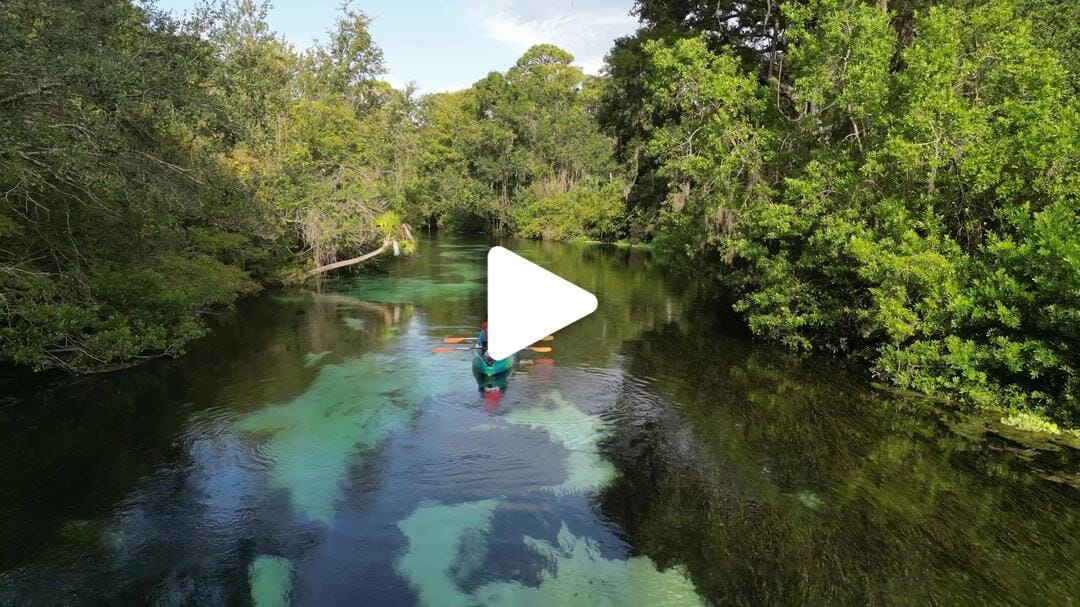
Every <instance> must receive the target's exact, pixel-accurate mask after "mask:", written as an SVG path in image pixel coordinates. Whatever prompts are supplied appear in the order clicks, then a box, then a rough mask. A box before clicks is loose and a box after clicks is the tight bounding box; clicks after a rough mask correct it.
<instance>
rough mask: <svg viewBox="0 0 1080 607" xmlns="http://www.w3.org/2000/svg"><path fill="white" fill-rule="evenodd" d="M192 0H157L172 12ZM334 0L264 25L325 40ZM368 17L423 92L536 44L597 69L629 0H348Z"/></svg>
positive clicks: (479, 72) (391, 66) (623, 26)
mask: <svg viewBox="0 0 1080 607" xmlns="http://www.w3.org/2000/svg"><path fill="white" fill-rule="evenodd" d="M197 3H198V0H158V1H157V5H158V6H159V7H161V8H164V9H167V10H169V11H171V12H173V13H175V14H177V15H178V16H179V15H181V14H183V13H184V11H186V10H190V9H191V8H192V7H194V6H195V5H196V4H197ZM340 4H341V2H340V0H306V1H302V0H300V1H298V0H277V1H276V2H273V8H272V9H271V11H270V14H269V21H270V26H271V27H272V28H273V29H275V30H276V31H277V32H278V33H279V34H281V35H284V37H285V39H286V40H288V41H289V42H290V43H292V44H293V45H295V46H297V47H299V48H305V47H308V46H310V45H311V42H312V41H314V40H316V39H322V38H324V35H325V33H326V31H327V30H328V29H329V28H330V27H331V26H332V25H333V23H334V19H335V16H336V14H337V11H338V7H339V6H340ZM352 6H353V7H354V8H358V9H360V10H362V11H363V12H365V13H367V14H368V15H369V16H370V17H372V18H373V19H374V21H373V23H372V26H371V33H372V36H373V37H374V38H375V42H376V44H378V45H379V46H380V47H381V48H382V49H383V55H384V57H385V60H386V66H387V74H386V75H385V76H384V78H385V79H386V80H387V81H389V82H390V83H391V84H393V85H394V86H396V87H404V86H405V85H406V84H408V83H409V82H410V81H411V82H415V83H416V85H417V86H418V87H419V88H420V92H421V93H435V92H440V91H449V90H457V89H462V88H465V87H468V86H469V85H470V84H472V83H473V82H476V81H477V80H479V79H480V78H483V77H484V76H485V75H487V73H488V72H491V71H492V70H498V71H505V70H506V69H508V68H509V67H510V66H512V65H513V64H514V61H516V60H517V58H518V57H519V56H521V54H522V53H523V52H524V51H525V50H526V49H528V48H529V47H530V46H532V45H534V44H539V43H543V42H550V43H552V44H555V45H556V46H559V47H561V48H563V49H566V50H568V51H570V52H571V53H572V54H573V55H574V57H575V61H574V63H575V64H577V65H579V66H581V67H582V68H584V69H585V71H586V72H588V73H591V74H595V73H597V72H598V71H599V69H600V68H601V66H602V65H603V60H604V55H605V54H606V53H607V51H608V49H610V48H611V44H612V42H613V41H614V40H615V39H616V38H618V37H620V36H624V35H626V34H629V33H631V32H633V31H634V30H635V29H636V27H637V21H636V19H634V17H633V16H632V15H631V14H630V10H631V8H632V6H633V1H632V0H411V1H410V0H353V2H352Z"/></svg>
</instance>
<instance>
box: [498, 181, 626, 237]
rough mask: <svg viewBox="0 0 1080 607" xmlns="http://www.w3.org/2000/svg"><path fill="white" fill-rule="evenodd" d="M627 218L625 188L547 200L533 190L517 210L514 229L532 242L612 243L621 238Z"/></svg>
mask: <svg viewBox="0 0 1080 607" xmlns="http://www.w3.org/2000/svg"><path fill="white" fill-rule="evenodd" d="M624 216H625V208H624V205H623V185H622V184H621V183H620V182H618V181H610V182H608V183H606V184H604V185H602V186H600V187H588V186H579V187H576V188H574V189H572V190H570V191H569V192H565V193H559V194H553V195H547V196H544V195H542V194H538V193H537V192H536V188H532V189H530V190H529V191H528V192H527V193H526V195H525V201H524V202H523V203H522V204H520V205H519V206H517V207H516V208H515V211H514V225H515V228H516V230H517V232H518V233H519V234H521V235H522V236H526V237H529V238H544V239H548V240H575V239H593V240H603V241H612V240H615V239H617V238H618V237H619V236H620V234H621V231H622V228H623V225H622V224H623V218H624Z"/></svg>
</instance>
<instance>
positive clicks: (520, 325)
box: [487, 247, 596, 360]
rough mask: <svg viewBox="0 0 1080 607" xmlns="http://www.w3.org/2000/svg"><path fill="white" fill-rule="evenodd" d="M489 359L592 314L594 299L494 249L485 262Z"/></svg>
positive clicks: (530, 264)
mask: <svg viewBox="0 0 1080 607" xmlns="http://www.w3.org/2000/svg"><path fill="white" fill-rule="evenodd" d="M487 293H488V295H487V313H488V331H487V335H488V355H489V356H491V357H492V358H494V359H496V360H499V359H503V358H506V357H508V356H510V355H511V354H514V353H515V352H517V351H518V350H523V349H525V348H527V347H529V346H530V345H532V344H533V343H535V342H537V341H539V340H540V339H541V338H543V337H545V336H547V335H550V334H552V333H554V332H555V331H558V330H559V329H561V328H563V327H565V326H566V325H568V324H570V323H572V322H574V321H576V320H578V319H580V318H584V317H585V316H588V315H589V314H592V313H593V312H594V311H596V296H595V295H593V294H592V293H589V292H588V291H586V290H585V289H582V288H581V287H579V286H577V285H575V284H573V283H572V282H570V281H568V280H565V279H563V278H560V277H558V276H556V275H555V274H552V273H551V272H548V271H547V270H545V269H544V268H541V267H540V266H538V265H536V264H534V263H533V262H531V261H529V260H527V259H525V258H524V257H520V256H518V255H515V254H513V253H511V252H510V251H508V250H506V249H504V248H502V247H495V248H493V249H491V250H490V251H488V262H487Z"/></svg>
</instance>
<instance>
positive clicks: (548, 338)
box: [540, 335, 555, 341]
mask: <svg viewBox="0 0 1080 607" xmlns="http://www.w3.org/2000/svg"><path fill="white" fill-rule="evenodd" d="M553 339H555V336H554V335H548V336H547V337H545V338H543V339H541V340H540V341H551V340H553Z"/></svg>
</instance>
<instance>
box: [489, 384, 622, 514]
mask: <svg viewBox="0 0 1080 607" xmlns="http://www.w3.org/2000/svg"><path fill="white" fill-rule="evenodd" d="M546 400H547V403H548V404H545V405H540V406H536V407H531V408H528V409H516V410H514V411H511V412H510V413H509V414H507V415H506V416H505V417H504V418H503V419H505V420H506V421H507V422H508V423H511V424H517V425H522V426H529V427H532V428H538V429H540V430H544V431H545V432H547V433H548V436H550V437H551V440H552V441H554V442H557V443H559V444H561V445H562V446H563V447H565V448H566V450H567V451H568V452H569V453H570V455H569V458H568V459H567V465H566V466H567V469H566V480H565V481H564V482H563V483H562V484H560V485H558V486H557V487H553V488H552V489H554V490H555V491H556V492H558V493H573V492H581V491H595V490H597V489H600V488H602V487H604V486H605V485H607V484H608V483H609V482H611V481H612V479H614V478H615V475H616V470H615V466H614V465H613V464H612V463H611V462H610V461H608V460H607V458H605V457H604V456H603V455H601V453H600V442H601V441H602V440H603V439H604V437H605V435H606V425H605V423H604V421H603V420H602V419H600V418H599V417H597V416H595V415H589V414H588V413H584V412H583V411H582V410H581V409H579V408H577V407H576V406H574V405H573V404H572V403H570V402H569V401H567V400H566V399H565V398H563V397H562V395H561V394H559V393H558V392H552V393H551V394H550V395H548V397H547V399H546Z"/></svg>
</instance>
